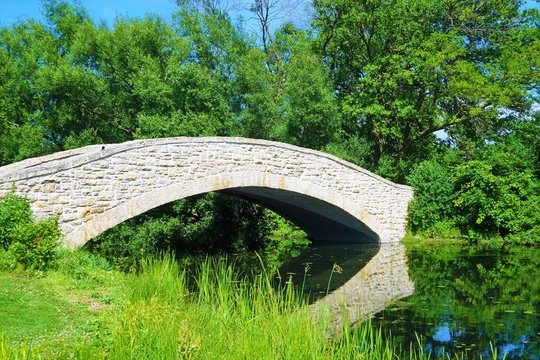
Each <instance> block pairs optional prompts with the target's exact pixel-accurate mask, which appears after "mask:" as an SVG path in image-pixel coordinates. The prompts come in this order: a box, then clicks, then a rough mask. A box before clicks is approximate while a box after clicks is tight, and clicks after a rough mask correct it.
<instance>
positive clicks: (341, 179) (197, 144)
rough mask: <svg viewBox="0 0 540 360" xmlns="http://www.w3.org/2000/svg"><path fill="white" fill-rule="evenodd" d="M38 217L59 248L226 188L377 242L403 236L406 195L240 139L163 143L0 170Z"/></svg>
mask: <svg viewBox="0 0 540 360" xmlns="http://www.w3.org/2000/svg"><path fill="white" fill-rule="evenodd" d="M13 184H15V188H16V192H17V193H19V194H21V195H24V196H26V197H27V198H28V199H29V200H30V202H31V204H32V208H33V210H34V213H35V214H36V216H38V217H45V216H51V215H55V216H59V222H60V225H61V228H62V231H63V233H64V235H65V238H66V241H67V245H69V246H71V247H76V246H80V245H83V244H84V243H86V242H87V241H88V240H90V239H91V238H92V237H94V236H96V235H98V234H99V233H101V232H103V231H105V230H107V229H108V228H110V227H112V226H114V225H117V224H118V223H120V222H122V221H125V220H127V219H129V218H131V217H133V216H136V215H138V214H141V213H143V212H145V211H148V210H150V209H152V208H154V207H156V206H159V205H162V204H165V203H168V202H170V201H173V200H177V199H180V198H183V197H187V196H191V195H195V194H200V193H205V192H209V191H217V190H223V189H228V188H234V187H242V186H255V187H270V188H274V189H284V190H290V191H293V192H298V193H301V194H305V195H308V196H312V197H315V198H318V199H321V200H323V201H326V202H328V203H331V204H333V205H336V206H338V207H340V208H342V209H344V210H345V211H347V212H348V213H350V214H352V215H353V216H355V217H356V218H358V219H359V220H360V221H362V222H363V223H364V224H366V225H367V226H368V227H369V228H370V229H372V230H373V231H374V232H375V233H376V234H377V235H378V236H379V238H380V241H381V242H383V243H385V242H395V241H399V240H400V239H401V238H402V237H403V235H404V231H405V230H404V229H405V225H406V213H407V206H408V203H409V201H410V199H411V198H412V195H413V192H412V189H411V188H409V187H408V186H404V185H397V184H394V183H392V182H390V181H388V180H385V179H383V178H381V177H379V176H377V175H374V174H372V173H370V172H368V171H367V170H364V169H362V168H360V167H358V166H355V165H353V164H350V163H348V162H345V161H343V160H341V159H338V158H336V157H334V156H331V155H328V154H325V153H322V152H318V151H313V150H309V149H304V148H299V147H295V146H292V145H287V144H283V143H277V142H270V141H264V140H253V139H244V138H221V137H211V138H167V139H156V140H140V141H132V142H127V143H122V144H108V145H93V146H88V147H84V148H80V149H75V150H70V151H65V152H59V153H56V154H52V155H48V156H44V157H40V158H34V159H28V160H25V161H21V162H19V163H15V164H11V165H7V166H4V167H0V196H1V195H3V194H5V193H6V192H8V191H10V190H11V189H12V187H13Z"/></svg>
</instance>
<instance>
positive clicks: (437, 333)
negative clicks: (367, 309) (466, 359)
mask: <svg viewBox="0 0 540 360" xmlns="http://www.w3.org/2000/svg"><path fill="white" fill-rule="evenodd" d="M408 257H409V265H410V276H411V278H412V279H413V281H414V282H415V287H416V292H415V294H414V295H413V296H411V297H410V298H408V299H407V300H406V301H404V302H402V303H401V304H398V305H396V306H394V307H392V308H390V309H387V310H386V311H384V312H382V313H381V314H379V315H378V316H377V317H376V319H375V322H376V323H379V324H381V325H382V326H383V328H385V329H387V330H391V331H392V334H393V335H394V336H396V337H399V339H400V340H401V341H403V342H404V344H408V343H409V342H411V341H412V342H415V341H416V338H415V332H417V333H418V334H420V335H422V337H423V338H424V343H425V344H426V348H427V350H432V351H433V352H434V353H436V354H440V353H442V352H448V353H450V354H453V353H463V352H466V353H468V354H470V357H471V358H479V356H480V355H482V356H484V357H486V355H488V354H490V353H491V351H490V342H492V343H493V345H495V346H496V347H497V349H498V352H499V354H502V353H504V352H506V351H507V352H508V355H507V357H506V358H507V359H539V358H540V342H539V340H538V339H539V337H540V273H539V271H540V270H539V269H540V249H533V248H530V249H528V248H515V249H511V250H510V251H509V252H506V253H502V252H494V251H486V250H483V249H475V248H467V249H465V250H463V249H462V248H460V247H457V246H444V247H443V246H431V247H421V248H414V249H412V250H411V251H409V255H408ZM405 347H408V345H406V346H405Z"/></svg>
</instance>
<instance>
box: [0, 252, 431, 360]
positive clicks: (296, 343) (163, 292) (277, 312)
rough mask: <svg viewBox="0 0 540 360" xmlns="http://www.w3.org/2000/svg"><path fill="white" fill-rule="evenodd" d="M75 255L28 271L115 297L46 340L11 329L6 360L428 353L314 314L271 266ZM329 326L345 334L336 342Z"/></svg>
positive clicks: (64, 286)
mask: <svg viewBox="0 0 540 360" xmlns="http://www.w3.org/2000/svg"><path fill="white" fill-rule="evenodd" d="M67 256H68V257H69V256H70V255H67ZM73 256H75V258H65V259H64V260H63V261H64V262H63V263H61V265H60V266H59V268H58V269H57V270H55V271H52V272H51V273H49V274H47V275H46V276H44V277H42V278H40V277H28V276H27V275H21V276H26V280H25V281H27V282H28V283H36V284H49V285H50V288H51V289H52V290H53V291H54V292H56V293H57V294H58V296H57V298H56V301H67V300H66V297H67V296H68V295H69V294H70V292H71V291H73V293H72V294H75V295H72V296H73V298H72V300H73V301H74V302H75V303H77V302H82V303H84V301H86V300H87V299H88V298H89V297H90V298H91V297H92V294H100V295H99V296H98V297H107V296H109V297H110V299H112V300H111V301H110V303H109V304H106V303H105V302H103V303H102V307H101V308H100V309H97V310H92V311H91V312H90V313H86V314H84V312H85V311H89V310H88V309H87V310H84V311H83V310H81V312H82V314H81V315H80V317H79V318H78V319H75V318H72V321H71V322H69V323H68V324H67V325H65V328H63V329H61V330H59V329H52V330H51V333H52V334H49V337H45V339H43V338H42V339H41V340H40V341H36V340H35V339H36V337H34V336H28V337H26V338H22V337H16V338H14V337H13V336H11V335H10V334H9V333H6V335H3V336H2V337H0V359H34V358H40V359H65V358H73V359H352V358H354V359H381V360H387V359H388V360H390V359H402V358H409V359H428V358H429V356H428V355H429V354H424V353H423V352H422V350H421V345H420V344H419V345H418V346H416V345H415V346H412V347H411V349H410V351H409V352H408V353H407V354H405V352H403V351H402V349H400V348H399V347H398V346H396V345H395V344H394V343H393V341H392V339H391V338H390V339H388V338H383V336H382V332H381V330H379V329H375V328H374V327H372V326H371V325H370V324H369V323H367V324H363V325H360V326H356V327H354V328H351V327H350V326H349V324H348V323H347V321H346V319H344V321H342V322H341V323H343V324H344V325H343V328H341V329H338V331H335V330H336V329H332V328H330V326H332V325H331V324H333V322H332V321H329V320H328V319H326V318H325V316H324V314H323V315H321V316H318V317H315V316H314V315H313V314H312V312H311V309H310V307H309V306H308V305H307V303H306V302H305V300H304V299H303V298H302V297H301V296H299V294H298V293H297V290H296V289H295V288H294V286H293V285H292V284H289V283H287V282H285V283H284V284H282V286H281V287H280V288H279V290H276V288H275V286H274V284H272V283H271V281H270V278H271V277H270V276H268V275H267V274H265V272H264V271H262V272H260V274H259V275H255V276H251V277H245V276H241V275H239V274H240V272H239V271H236V269H235V267H234V264H231V263H230V262H229V261H227V260H226V259H223V258H221V259H216V258H207V259H205V260H201V261H200V262H199V263H198V264H195V266H194V267H192V268H190V269H189V270H188V269H186V268H181V267H180V266H179V265H178V263H177V262H176V261H175V260H174V258H173V257H172V256H168V255H165V256H163V257H161V258H160V259H151V260H147V261H145V262H144V263H143V264H142V268H141V271H140V272H139V273H136V274H135V273H134V274H121V273H117V272H115V271H112V270H110V269H108V268H107V266H106V264H103V263H100V261H99V260H92V259H89V258H87V257H86V256H87V255H85V254H75V255H73ZM76 264H79V266H80V267H81V268H80V269H78V270H76V269H75V268H76V267H77V266H76ZM84 268H86V270H85V269H84ZM81 281H82V282H84V284H81ZM41 295H43V296H42V297H41V298H39V297H38V298H36V301H39V300H40V299H41V300H42V301H44V302H45V303H46V302H47V301H50V299H51V298H50V297H48V296H49V295H50V294H49V295H46V294H45V293H43V294H41ZM41 295H39V296H41ZM96 301H97V300H96ZM65 304H68V305H66V307H69V306H70V305H69V301H68V302H66V303H65ZM29 309H31V308H30V307H24V306H23V307H21V308H20V309H19V311H20V312H21V313H23V312H25V311H29ZM0 311H1V309H0ZM89 314H90V315H89ZM316 319H319V320H316ZM76 320H78V321H79V324H78V325H77V324H75V323H76V322H77V321H76ZM20 326H22V327H29V326H28V325H24V324H21V325H20ZM66 329H71V330H66ZM5 330H6V329H5V328H4V331H5ZM77 332H79V333H78V335H77ZM332 332H335V333H340V334H342V335H340V336H339V337H335V338H331V337H329V334H330V333H332ZM68 335H75V336H73V337H72V336H68ZM405 356H406V357H405Z"/></svg>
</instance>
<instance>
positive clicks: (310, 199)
mask: <svg viewBox="0 0 540 360" xmlns="http://www.w3.org/2000/svg"><path fill="white" fill-rule="evenodd" d="M213 191H221V192H224V193H227V194H231V195H235V196H238V197H242V198H245V199H248V200H251V201H254V202H257V203H260V204H261V205H263V206H266V207H268V208H269V209H271V210H274V211H276V212H277V213H279V214H281V215H283V216H285V217H286V218H288V219H289V220H291V221H292V222H294V223H295V224H297V225H298V226H299V227H300V228H302V229H303V230H304V231H306V232H307V233H308V235H309V236H310V237H311V239H312V240H313V241H314V242H319V243H321V242H337V241H341V242H357V243H377V242H384V240H383V239H382V237H381V235H380V234H382V231H381V230H382V229H381V228H380V227H379V225H378V224H377V222H376V221H374V219H373V218H372V217H370V215H369V214H367V213H366V212H365V211H364V210H362V205H363V204H358V203H356V202H354V201H351V200H350V199H346V198H343V197H341V196H340V195H339V194H337V193H335V192H329V191H328V190H327V189H325V188H324V187H321V186H320V185H318V184H314V183H313V182H305V181H303V180H300V179H294V178H289V179H287V181H286V183H285V186H284V179H283V177H282V176H278V175H273V174H267V173H266V174H265V173H262V174H260V173H242V172H235V173H220V174H216V175H212V176H206V177H199V178H197V179H194V180H190V181H182V182H178V183H175V184H171V185H169V186H166V187H156V188H155V189H154V190H153V191H149V192H145V193H144V194H142V195H140V196H137V197H134V198H132V199H130V200H128V201H126V202H123V203H121V204H119V205H118V206H116V207H114V208H111V209H108V210H107V211H105V212H103V213H101V214H96V215H95V216H93V217H92V218H91V219H89V221H87V222H85V223H84V224H82V225H81V226H79V227H76V228H74V229H72V230H71V231H68V232H67V235H66V240H67V243H68V246H71V247H78V246H81V245H84V244H85V243H86V242H87V241H89V240H90V239H92V238H93V237H95V236H97V235H99V234H101V233H102V232H104V231H106V230H108V229H110V228H112V227H114V226H116V225H118V224H119V223H121V222H123V221H126V220H128V219H130V218H133V217H135V216H137V215H140V214H142V213H145V212H146V211H149V210H151V209H153V208H155V207H158V206H161V205H164V204H167V203H170V202H172V201H175V200H179V199H183V198H187V197H190V196H194V195H199V194H204V193H208V192H213ZM353 214H359V215H357V216H353ZM364 218H365V221H364Z"/></svg>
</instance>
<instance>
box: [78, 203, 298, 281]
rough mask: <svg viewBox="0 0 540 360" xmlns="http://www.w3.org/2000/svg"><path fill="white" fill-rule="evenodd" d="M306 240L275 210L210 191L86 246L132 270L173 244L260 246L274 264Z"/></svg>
mask: <svg viewBox="0 0 540 360" xmlns="http://www.w3.org/2000/svg"><path fill="white" fill-rule="evenodd" d="M306 244H307V239H306V235H305V234H304V233H303V232H302V231H300V230H298V229H297V228H296V227H294V226H293V225H292V224H291V223H290V222H287V221H284V220H283V219H281V218H280V217H279V216H278V215H276V214H274V213H272V212H271V211H269V210H266V209H264V208H263V207H261V206H259V205H256V204H254V203H251V202H249V201H245V200H239V199H236V198H234V197H232V196H227V195H224V194H216V193H211V194H205V195H201V196H195V197H191V198H187V199H183V200H180V201H177V202H174V203H172V204H168V205H164V206H162V207H160V208H156V209H154V210H151V211H149V212H147V213H145V214H143V215H140V216H138V217H136V218H133V219H131V220H128V221H126V222H124V223H122V224H120V225H118V226H116V227H115V228H113V229H110V230H108V231H107V232H105V233H104V234H102V235H100V236H98V237H97V238H95V239H93V240H92V241H90V242H89V243H88V244H87V245H86V247H87V248H88V249H90V250H91V251H93V252H95V253H99V254H101V255H102V256H104V257H105V258H106V259H108V261H110V262H111V263H112V264H114V265H115V266H117V267H118V268H119V269H122V270H124V271H132V270H136V269H138V268H139V265H140V264H141V261H142V260H143V259H145V258H147V257H148V256H157V255H158V254H159V253H161V252H163V251H169V250H173V251H174V252H175V253H176V254H177V256H179V257H180V256H183V255H188V254H191V255H197V254H217V253H223V252H229V253H231V252H232V253H240V252H245V251H260V252H267V253H268V254H269V255H268V258H269V261H270V262H272V263H273V264H276V263H278V264H281V262H282V261H284V260H285V259H287V258H288V256H289V254H288V252H289V251H293V250H294V251H298V249H302V248H303V247H305V245H306ZM295 249H296V250H295ZM294 251H293V252H294Z"/></svg>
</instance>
